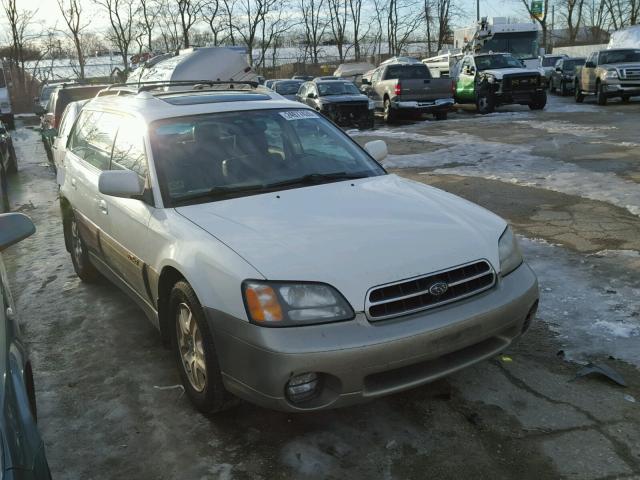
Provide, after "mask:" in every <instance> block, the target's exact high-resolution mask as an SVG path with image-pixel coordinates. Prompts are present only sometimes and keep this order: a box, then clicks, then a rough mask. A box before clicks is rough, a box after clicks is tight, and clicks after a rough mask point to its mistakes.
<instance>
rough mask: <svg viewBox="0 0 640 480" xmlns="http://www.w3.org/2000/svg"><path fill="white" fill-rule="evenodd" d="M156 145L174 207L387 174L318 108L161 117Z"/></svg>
mask: <svg viewBox="0 0 640 480" xmlns="http://www.w3.org/2000/svg"><path fill="white" fill-rule="evenodd" d="M150 136H151V145H152V150H153V157H154V162H155V164H156V168H157V170H158V174H159V178H160V188H161V190H162V195H163V199H164V202H165V205H166V206H179V205H186V204H190V203H196V202H205V201H214V200H222V199H226V198H233V197H237V196H244V195H250V194H256V193H265V192H269V191H274V190H282V189H283V188H294V187H298V186H305V185H309V184H310V183H311V184H317V183H326V182H329V181H338V180H342V179H347V178H360V177H370V176H376V175H383V174H384V173H385V171H384V170H383V169H382V167H380V166H379V165H378V164H377V163H376V162H375V161H373V160H372V159H371V158H370V157H369V156H368V155H367V154H366V153H365V152H364V151H363V150H362V149H361V148H360V147H358V146H357V145H356V144H355V143H354V142H353V141H352V140H351V139H350V138H349V137H348V136H347V135H346V134H345V133H343V132H342V131H341V130H339V129H338V128H336V127H335V126H333V125H332V124H331V123H330V122H329V121H327V120H325V119H324V118H323V117H322V116H321V115H319V114H318V113H316V112H314V111H311V110H301V109H295V110H253V111H242V112H228V113H212V114H206V115H198V116H193V117H179V118H172V119H166V120H159V121H157V122H154V123H153V124H152V125H151V129H150Z"/></svg>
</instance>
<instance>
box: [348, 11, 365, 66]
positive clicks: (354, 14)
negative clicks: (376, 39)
mask: <svg viewBox="0 0 640 480" xmlns="http://www.w3.org/2000/svg"><path fill="white" fill-rule="evenodd" d="M347 1H348V3H349V13H351V33H353V52H354V56H355V59H356V60H360V56H361V55H362V52H361V49H360V41H361V40H362V37H365V36H366V33H368V32H369V30H368V29H367V32H366V33H365V34H364V35H363V34H362V31H361V29H360V25H361V22H362V5H363V3H364V1H363V0H347Z"/></svg>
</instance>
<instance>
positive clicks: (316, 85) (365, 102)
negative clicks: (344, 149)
mask: <svg viewBox="0 0 640 480" xmlns="http://www.w3.org/2000/svg"><path fill="white" fill-rule="evenodd" d="M296 99H297V100H298V101H299V102H302V103H306V104H307V105H309V106H310V107H313V108H315V109H316V110H317V111H318V112H320V113H322V114H323V115H324V116H326V117H328V118H329V119H331V120H333V121H334V122H335V123H336V124H338V125H340V126H356V127H358V128H373V123H374V109H373V106H372V105H371V102H370V101H369V98H368V97H367V96H366V95H364V94H362V92H360V90H358V87H356V85H355V84H354V83H353V82H348V81H345V80H339V79H336V80H319V79H316V80H312V81H311V82H306V83H304V84H303V85H302V86H301V87H300V90H298V94H297V95H296Z"/></svg>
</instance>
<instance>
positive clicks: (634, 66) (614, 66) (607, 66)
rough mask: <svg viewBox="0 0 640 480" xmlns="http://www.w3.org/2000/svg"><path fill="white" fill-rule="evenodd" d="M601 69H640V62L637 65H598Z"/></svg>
mask: <svg viewBox="0 0 640 480" xmlns="http://www.w3.org/2000/svg"><path fill="white" fill-rule="evenodd" d="M598 66H599V67H600V68H617V69H618V70H621V69H625V68H640V62H635V63H605V64H602V65H598Z"/></svg>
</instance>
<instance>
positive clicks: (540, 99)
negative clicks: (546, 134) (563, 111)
mask: <svg viewBox="0 0 640 480" xmlns="http://www.w3.org/2000/svg"><path fill="white" fill-rule="evenodd" d="M546 105H547V92H545V91H543V92H542V93H540V94H537V95H535V96H534V97H533V98H532V99H531V102H530V103H529V108H530V109H531V110H542V109H543V108H544V107H545V106H546Z"/></svg>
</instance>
